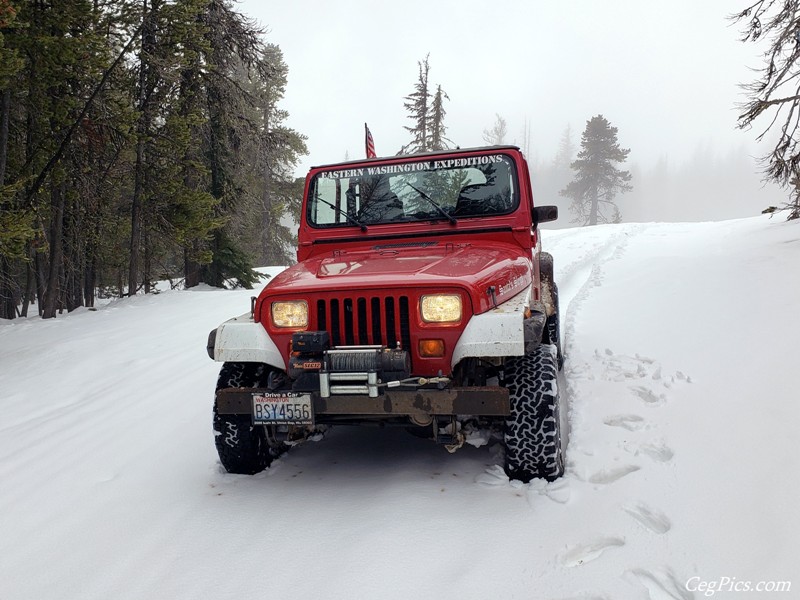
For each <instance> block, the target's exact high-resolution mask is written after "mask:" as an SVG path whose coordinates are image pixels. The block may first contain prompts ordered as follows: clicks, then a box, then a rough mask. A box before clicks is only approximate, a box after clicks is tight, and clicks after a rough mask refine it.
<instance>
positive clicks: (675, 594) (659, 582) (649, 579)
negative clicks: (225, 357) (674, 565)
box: [627, 569, 694, 600]
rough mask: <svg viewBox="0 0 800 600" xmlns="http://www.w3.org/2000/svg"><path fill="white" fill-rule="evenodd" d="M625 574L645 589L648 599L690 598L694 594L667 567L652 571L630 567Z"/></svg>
mask: <svg viewBox="0 0 800 600" xmlns="http://www.w3.org/2000/svg"><path fill="white" fill-rule="evenodd" d="M627 574H630V575H632V576H633V577H634V578H635V579H636V581H638V582H639V583H640V584H642V585H643V586H644V587H645V589H647V595H648V597H649V598H650V600H692V598H694V594H692V593H691V592H690V591H688V590H687V589H686V588H685V587H684V585H683V584H682V583H681V582H680V581H678V579H677V578H676V577H675V575H674V574H673V573H672V571H670V570H669V569H665V570H663V571H662V572H661V573H652V572H650V571H648V570H646V569H631V570H630V571H628V572H627Z"/></svg>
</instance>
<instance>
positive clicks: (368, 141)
mask: <svg viewBox="0 0 800 600" xmlns="http://www.w3.org/2000/svg"><path fill="white" fill-rule="evenodd" d="M364 144H365V145H366V148H367V158H376V157H377V154H375V141H374V140H373V139H372V134H371V133H370V131H369V127H367V124H366V123H364Z"/></svg>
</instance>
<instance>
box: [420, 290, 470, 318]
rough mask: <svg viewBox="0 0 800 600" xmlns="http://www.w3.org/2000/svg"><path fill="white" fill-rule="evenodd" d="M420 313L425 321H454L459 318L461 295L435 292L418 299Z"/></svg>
mask: <svg viewBox="0 0 800 600" xmlns="http://www.w3.org/2000/svg"><path fill="white" fill-rule="evenodd" d="M419 304H420V314H422V320H423V321H425V322H426V323H455V322H457V321H460V320H461V296H459V295H458V294H435V295H430V296H423V297H422V298H421V299H420V303H419Z"/></svg>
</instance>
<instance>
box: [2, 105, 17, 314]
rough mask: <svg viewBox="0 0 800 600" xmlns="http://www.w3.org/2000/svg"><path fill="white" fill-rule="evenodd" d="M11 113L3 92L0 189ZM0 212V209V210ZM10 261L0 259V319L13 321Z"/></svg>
mask: <svg viewBox="0 0 800 600" xmlns="http://www.w3.org/2000/svg"><path fill="white" fill-rule="evenodd" d="M10 111H11V90H4V91H3V92H2V98H0V188H2V187H3V186H4V185H5V181H6V164H7V160H8V120H9V112H10ZM0 210H2V208H0ZM12 280H13V275H12V272H11V261H9V260H8V259H6V258H5V257H0V319H13V318H14V317H16V316H17V311H16V308H17V307H16V303H15V302H14V294H13V289H12V285H11V282H12Z"/></svg>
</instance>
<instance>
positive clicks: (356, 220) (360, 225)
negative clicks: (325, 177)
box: [314, 194, 367, 231]
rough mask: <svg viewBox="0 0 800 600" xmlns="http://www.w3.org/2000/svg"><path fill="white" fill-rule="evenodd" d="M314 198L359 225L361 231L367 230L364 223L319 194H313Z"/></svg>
mask: <svg viewBox="0 0 800 600" xmlns="http://www.w3.org/2000/svg"><path fill="white" fill-rule="evenodd" d="M314 199H315V200H318V201H319V202H322V203H323V204H327V205H328V206H330V207H331V208H332V209H333V210H335V211H336V212H337V213H339V214H340V215H342V216H343V217H344V218H345V219H347V220H348V221H350V222H351V223H352V224H353V225H358V226H359V227H361V231H366V230H367V226H366V225H364V223H362V222H361V221H359V220H358V219H356V218H355V217H351V216H350V215H349V214H348V213H347V212H346V211H343V210H342V209H341V208H338V207H336V206H334V205H333V204H331V203H330V202H328V201H327V200H323V199H322V198H320V196H319V194H314Z"/></svg>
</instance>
